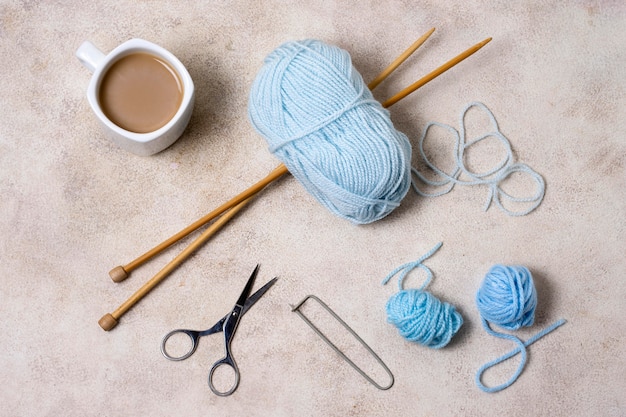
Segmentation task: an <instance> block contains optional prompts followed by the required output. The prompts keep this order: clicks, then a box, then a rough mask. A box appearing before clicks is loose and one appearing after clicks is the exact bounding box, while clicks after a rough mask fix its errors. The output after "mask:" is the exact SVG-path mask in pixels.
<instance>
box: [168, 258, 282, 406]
mask: <svg viewBox="0 0 626 417" xmlns="http://www.w3.org/2000/svg"><path fill="white" fill-rule="evenodd" d="M258 272H259V265H257V266H256V268H254V271H253V272H252V275H250V278H249V279H248V282H247V283H246V286H245V288H244V289H243V292H242V293H241V295H240V296H239V299H238V300H237V302H236V303H235V306H234V307H233V309H232V310H231V311H230V313H228V314H227V315H225V316H224V317H222V318H221V319H220V320H219V321H218V322H217V323H215V324H214V325H213V326H212V327H211V328H209V329H207V330H203V331H198V330H188V329H176V330H173V331H171V332H169V333H168V334H166V335H165V336H164V337H163V340H162V341H161V353H163V356H165V357H166V358H167V359H169V360H172V361H182V360H183V359H187V358H188V357H190V356H191V355H192V354H193V353H194V352H195V351H196V348H197V347H198V340H199V339H200V338H201V337H202V336H207V335H210V334H214V333H219V332H224V348H225V351H226V354H225V356H224V357H223V358H222V359H220V360H218V361H217V362H215V363H214V364H213V366H212V367H211V370H210V371H209V388H210V389H211V391H213V393H215V394H216V395H219V396H222V397H225V396H227V395H230V394H232V393H233V392H235V390H236V389H237V386H238V385H239V368H238V367H237V363H236V362H235V360H234V359H233V356H232V354H231V351H230V344H231V342H232V340H233V337H234V336H235V331H236V330H237V325H238V324H239V320H241V316H243V315H244V314H246V312H247V311H248V310H249V309H250V307H252V306H253V305H254V304H255V303H256V302H257V301H258V300H259V298H261V297H262V296H263V294H265V293H266V292H267V290H268V289H269V288H270V287H271V286H272V285H274V283H275V282H276V280H277V278H273V279H271V280H270V281H269V282H268V283H267V284H265V285H264V286H262V287H261V288H260V289H259V290H257V292H255V293H254V294H252V295H251V296H250V297H248V295H249V294H250V292H251V290H252V286H253V284H254V279H255V278H256V276H257V273H258ZM179 333H182V334H185V335H187V336H188V337H189V338H190V339H191V348H190V349H189V351H188V352H187V353H185V354H183V355H181V356H172V355H170V354H169V353H168V352H167V341H168V340H169V339H170V338H171V337H172V336H174V335H175V334H179ZM221 366H227V367H230V368H232V370H233V371H234V373H235V382H234V383H233V385H232V386H231V387H230V388H229V389H228V390H226V391H220V390H219V389H217V388H216V387H215V385H214V384H213V375H214V374H215V370H216V369H217V368H219V367H221Z"/></svg>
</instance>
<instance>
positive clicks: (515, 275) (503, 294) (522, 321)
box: [476, 265, 566, 393]
mask: <svg viewBox="0 0 626 417" xmlns="http://www.w3.org/2000/svg"><path fill="white" fill-rule="evenodd" d="M476 304H477V306H478V310H479V312H480V316H481V321H482V324H483V328H484V329H485V330H486V331H487V333H488V334H490V335H492V336H495V337H498V338H501V339H506V340H510V341H512V342H514V343H515V344H516V345H517V347H516V348H514V349H513V350H511V351H510V352H508V353H506V354H504V355H502V356H500V357H499V358H497V359H494V360H492V361H490V362H487V363H486V364H484V365H483V366H481V367H480V369H479V370H478V372H477V373H476V385H477V386H478V387H479V388H480V389H481V390H482V391H484V392H489V393H493V392H498V391H501V390H503V389H505V388H508V387H509V386H511V385H512V384H513V383H514V382H515V381H516V380H517V378H519V376H520V375H521V373H522V371H523V370H524V367H525V366H526V358H527V353H526V348H527V347H529V346H530V345H531V344H533V343H535V342H536V341H537V340H539V339H541V338H542V337H543V336H545V335H547V334H548V333H550V332H552V331H554V330H555V329H557V328H558V327H560V326H562V325H563V324H565V323H566V321H565V320H563V319H562V320H558V321H556V322H555V323H553V324H552V325H550V326H548V327H547V328H546V329H544V330H542V331H540V332H538V333H537V334H535V335H534V336H533V337H531V338H530V339H528V340H527V341H526V342H524V341H522V340H520V339H519V338H518V337H516V336H514V335H511V334H507V333H501V332H497V331H495V330H493V329H492V328H491V326H490V325H489V323H493V324H496V325H498V326H499V327H502V328H504V329H507V330H517V329H519V328H520V327H528V326H531V325H532V324H533V323H534V320H535V309H536V307H537V291H536V289H535V284H534V282H533V278H532V274H531V273H530V271H529V270H528V268H526V267H524V266H504V265H494V266H493V267H492V268H491V269H490V270H489V272H488V273H487V275H486V276H485V279H484V280H483V283H482V284H481V286H480V288H479V290H478V292H477V294H476ZM518 353H519V354H520V355H521V359H520V364H519V365H518V367H517V370H516V371H515V373H514V374H513V375H512V376H511V377H510V378H509V380H508V381H506V382H505V383H503V384H500V385H497V386H495V387H487V386H486V385H484V384H483V383H482V380H481V379H482V375H483V373H484V372H485V371H486V370H487V369H489V368H491V367H493V366H495V365H497V364H499V363H502V362H504V361H505V360H507V359H509V358H511V357H513V356H515V355H517V354H518Z"/></svg>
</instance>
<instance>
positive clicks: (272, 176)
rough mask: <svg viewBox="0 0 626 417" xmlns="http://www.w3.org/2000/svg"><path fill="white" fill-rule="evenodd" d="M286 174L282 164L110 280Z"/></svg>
mask: <svg viewBox="0 0 626 417" xmlns="http://www.w3.org/2000/svg"><path fill="white" fill-rule="evenodd" d="M287 172H288V171H287V167H285V166H284V165H283V164H281V165H279V166H277V167H276V168H275V169H274V170H272V172H270V173H269V174H268V175H267V176H266V177H265V178H263V179H262V180H261V181H259V182H257V183H256V184H254V185H253V186H252V187H250V188H248V189H247V190H245V191H243V192H242V193H240V194H238V195H236V196H235V197H233V198H232V199H230V200H228V201H227V202H226V203H224V204H222V205H221V206H219V207H218V208H216V209H215V210H213V211H212V212H210V213H208V214H207V215H205V216H204V217H202V218H200V219H198V220H196V221H195V222H194V223H192V224H190V225H189V226H187V227H186V228H184V229H183V230H181V231H180V232H178V233H176V234H175V235H173V236H172V237H170V238H169V239H167V240H165V241H164V242H162V243H160V244H159V245H157V246H155V247H154V248H152V249H150V250H149V251H148V252H146V253H144V254H143V255H141V256H140V257H138V258H137V259H135V260H134V261H132V262H130V263H128V264H126V265H124V266H116V267H115V268H113V269H112V270H111V271H110V272H109V275H110V276H111V279H112V280H113V281H114V282H121V281H123V280H125V279H126V278H127V277H128V275H129V274H130V273H131V271H134V270H135V269H137V268H138V267H140V266H141V265H143V264H144V263H145V262H147V261H148V260H150V259H152V257H154V256H156V255H158V254H159V253H161V252H163V251H164V250H165V249H167V248H168V247H170V246H171V245H173V244H174V243H176V242H178V241H179V240H181V239H183V238H184V237H186V236H188V235H189V234H191V233H192V232H194V231H196V230H198V229H199V228H200V227H202V226H204V225H205V224H207V223H209V222H210V221H211V220H213V219H214V218H216V217H217V216H219V215H220V214H222V213H224V212H225V211H227V210H229V209H230V208H232V207H234V206H236V205H238V204H239V203H241V202H242V201H244V200H246V199H249V198H251V197H252V196H254V195H255V194H256V193H258V192H259V191H261V190H262V189H263V188H265V187H266V186H267V185H268V184H270V183H271V182H273V181H275V180H277V179H278V178H280V177H281V176H283V175H284V174H286V173H287ZM224 223H225V222H224Z"/></svg>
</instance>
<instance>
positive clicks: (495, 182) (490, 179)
mask: <svg viewBox="0 0 626 417" xmlns="http://www.w3.org/2000/svg"><path fill="white" fill-rule="evenodd" d="M472 108H477V109H479V110H482V111H483V112H484V113H486V114H487V116H488V118H489V121H490V123H491V130H490V131H489V132H487V133H484V134H483V135H480V136H478V137H476V138H474V139H468V138H467V137H466V136H467V132H466V128H465V116H466V115H467V112H468V111H469V110H470V109H472ZM459 119H460V120H459V126H460V128H459V131H457V130H456V129H455V128H454V127H452V126H449V125H446V124H443V123H439V122H429V123H428V124H427V125H426V127H425V128H424V130H423V132H422V136H421V137H420V139H419V142H418V148H419V153H420V156H421V157H422V160H423V161H424V163H425V164H426V166H427V167H428V168H430V169H432V170H433V171H434V172H435V174H436V175H437V177H439V178H441V179H440V180H432V179H428V178H426V177H425V176H424V175H423V174H422V173H421V172H419V171H418V170H417V169H416V168H411V172H412V175H413V176H414V177H415V178H416V179H417V180H418V181H420V182H422V183H423V184H426V185H427V186H431V187H444V188H443V189H442V190H440V191H437V192H430V193H429V192H426V191H424V190H422V189H421V188H420V187H419V186H418V184H417V181H415V180H413V181H412V187H413V189H414V190H415V191H416V192H417V193H418V194H419V195H421V196H424V197H439V196H442V195H444V194H448V193H449V192H450V191H452V189H453V188H454V186H455V185H467V186H471V185H485V186H487V187H488V189H489V194H488V198H487V201H486V203H485V207H484V210H485V211H486V210H488V209H489V207H490V206H491V204H492V203H495V205H496V206H497V207H498V208H500V210H502V211H504V212H505V213H506V214H508V215H510V216H524V215H526V214H528V213H530V212H532V211H533V210H535V209H536V208H537V207H538V206H539V204H541V201H542V200H543V198H544V195H545V181H544V179H543V177H542V176H541V175H540V174H539V173H537V172H536V171H534V170H533V169H532V168H530V167H529V166H528V165H526V164H523V163H515V162H514V157H513V150H512V148H511V143H510V141H509V140H508V139H507V138H506V137H505V136H504V135H503V134H502V132H500V128H499V127H498V122H497V121H496V118H495V116H494V115H493V113H492V112H491V110H489V109H488V108H487V106H485V105H484V104H483V103H479V102H473V103H470V104H468V105H467V106H466V107H465V108H464V109H463V110H462V112H461V116H460V118H459ZM432 127H439V128H442V129H444V130H447V131H448V132H449V134H450V135H451V136H452V138H453V140H454V161H455V167H454V169H453V170H452V171H451V172H445V171H443V170H442V169H440V168H438V167H437V166H436V165H435V164H434V163H433V162H432V161H431V160H430V159H429V158H428V156H427V155H426V152H425V151H424V141H425V140H426V137H427V136H428V132H429V130H430V129H431V128H432ZM487 138H496V139H497V140H498V141H499V142H500V143H501V145H502V147H503V148H504V153H505V156H504V157H503V159H502V160H501V161H500V162H498V163H497V164H496V165H495V166H494V167H493V168H491V169H489V170H488V171H486V172H472V171H471V170H470V169H469V168H468V167H467V165H466V163H465V159H466V156H465V155H466V152H467V150H468V149H469V148H470V147H471V146H472V145H475V144H477V143H479V142H481V141H483V140H485V139H487ZM516 172H517V173H522V174H527V175H528V176H530V178H531V179H532V180H533V181H534V182H535V184H536V192H535V194H533V195H532V196H529V197H515V196H513V195H511V194H509V193H507V192H506V191H504V190H503V189H502V187H501V185H500V184H501V183H502V182H503V181H504V180H506V179H507V178H509V177H510V176H511V175H512V174H514V173H516ZM461 175H463V176H464V177H467V179H465V180H462V179H460V177H461ZM503 200H506V201H508V202H510V203H522V204H528V207H527V208H526V209H524V210H519V211H513V210H510V209H508V208H506V207H505V206H504V205H503V203H502V202H503Z"/></svg>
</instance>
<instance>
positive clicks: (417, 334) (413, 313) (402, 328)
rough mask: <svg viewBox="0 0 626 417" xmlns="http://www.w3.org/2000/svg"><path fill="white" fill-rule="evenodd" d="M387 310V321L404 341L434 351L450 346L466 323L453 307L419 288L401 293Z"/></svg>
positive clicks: (396, 295)
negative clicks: (415, 343) (453, 338)
mask: <svg viewBox="0 0 626 417" xmlns="http://www.w3.org/2000/svg"><path fill="white" fill-rule="evenodd" d="M386 310H387V320H388V321H389V322H390V323H392V324H394V325H395V326H396V327H397V328H398V331H399V332H400V334H401V335H402V336H403V337H404V338H406V339H407V340H409V341H411V342H417V343H420V344H422V345H424V346H427V347H430V348H434V349H439V348H442V347H444V346H446V345H447V344H448V343H449V342H450V340H451V339H452V337H453V336H454V335H455V334H456V332H458V331H459V329H460V328H461V325H462V324H463V317H462V316H461V315H460V314H459V313H458V312H457V311H456V309H455V308H454V306H453V305H450V304H448V303H446V302H442V301H440V300H439V299H438V298H437V297H435V296H434V295H432V294H430V293H429V292H427V291H421V290H418V289H409V290H402V291H399V292H397V293H396V294H394V295H393V296H391V298H389V300H388V301H387V305H386Z"/></svg>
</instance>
